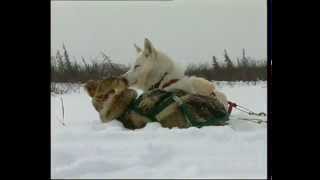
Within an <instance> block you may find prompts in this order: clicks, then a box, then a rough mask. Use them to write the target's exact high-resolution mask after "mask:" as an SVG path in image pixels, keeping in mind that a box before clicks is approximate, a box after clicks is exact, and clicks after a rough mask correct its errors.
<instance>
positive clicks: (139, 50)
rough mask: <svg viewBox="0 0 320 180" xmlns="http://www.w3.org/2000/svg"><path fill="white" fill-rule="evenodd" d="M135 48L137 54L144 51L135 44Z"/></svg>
mask: <svg viewBox="0 0 320 180" xmlns="http://www.w3.org/2000/svg"><path fill="white" fill-rule="evenodd" d="M134 47H135V48H136V51H137V53H139V52H141V51H142V50H141V48H140V47H139V46H138V45H136V44H134Z"/></svg>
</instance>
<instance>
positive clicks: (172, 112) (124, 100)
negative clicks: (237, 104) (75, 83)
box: [84, 77, 227, 129]
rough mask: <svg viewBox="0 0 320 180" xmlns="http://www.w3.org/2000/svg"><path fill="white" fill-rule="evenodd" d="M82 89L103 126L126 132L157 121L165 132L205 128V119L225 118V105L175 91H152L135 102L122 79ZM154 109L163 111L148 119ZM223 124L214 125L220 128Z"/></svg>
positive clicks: (181, 91)
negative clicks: (117, 124)
mask: <svg viewBox="0 0 320 180" xmlns="http://www.w3.org/2000/svg"><path fill="white" fill-rule="evenodd" d="M84 87H85V89H86V90H87V92H88V94H89V96H90V97H91V98H92V104H93V106H94V107H95V109H96V110H97V111H98V113H99V115H100V119H101V121H102V122H109V121H112V120H115V119H117V120H119V121H121V122H122V123H123V125H124V126H125V127H126V128H128V129H138V128H143V127H144V126H145V125H146V123H148V122H150V121H151V122H152V121H157V122H159V123H160V124H161V125H162V126H163V127H167V128H173V127H179V128H188V127H190V126H193V125H194V123H196V124H198V125H199V124H200V125H201V123H204V125H207V124H208V122H207V121H208V119H210V118H212V117H224V116H225V115H226V114H227V112H226V110H225V108H224V105H223V104H222V103H220V101H218V99H217V98H216V97H208V96H202V95H198V94H190V93H187V92H185V91H183V90H178V89H175V90H171V91H169V92H168V91H164V90H160V89H155V90H152V91H149V92H146V93H144V94H142V95H141V96H140V97H139V98H138V99H136V98H137V92H136V91H135V90H133V89H129V88H128V82H127V80H126V79H124V78H121V77H111V78H108V79H103V80H97V81H93V80H90V81H88V82H87V83H86V84H85V86H84ZM168 94H169V95H172V94H174V97H175V98H174V99H175V100H172V99H169V98H171V97H172V96H168ZM164 99H165V100H164ZM170 100H171V102H170V103H168V104H167V105H165V106H163V105H161V104H164V103H163V101H170ZM182 103H183V104H184V105H185V106H186V107H187V108H188V109H189V110H188V111H189V112H190V113H191V114H192V115H193V117H194V119H195V121H194V122H193V123H191V122H190V120H189V118H188V117H186V114H185V113H184V112H183V111H182V110H181V104H182ZM133 104H134V105H133ZM133 107H134V108H133ZM157 107H163V109H160V111H159V112H157V113H156V114H153V116H152V117H150V116H148V114H150V112H151V111H153V110H155V109H156V108H157ZM137 109H138V110H137ZM156 110H157V109H156ZM224 122H225V119H224V120H223V123H224ZM223 123H222V124H219V123H218V124H216V125H223ZM209 124H210V123H209ZM211 125H212V124H211Z"/></svg>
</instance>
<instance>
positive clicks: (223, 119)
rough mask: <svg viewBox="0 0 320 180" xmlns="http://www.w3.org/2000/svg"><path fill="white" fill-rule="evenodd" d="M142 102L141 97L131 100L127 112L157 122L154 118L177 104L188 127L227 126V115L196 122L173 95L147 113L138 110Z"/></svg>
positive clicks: (164, 98)
mask: <svg viewBox="0 0 320 180" xmlns="http://www.w3.org/2000/svg"><path fill="white" fill-rule="evenodd" d="M141 101H142V95H141V96H139V97H138V99H136V100H133V102H132V103H131V104H130V106H129V109H128V111H130V110H132V111H134V112H136V113H138V114H140V115H142V116H146V117H148V118H149V120H150V121H149V122H159V120H158V119H157V118H156V116H157V114H159V113H160V112H161V111H162V110H164V109H165V108H166V107H168V106H169V105H170V104H171V103H173V102H177V104H178V105H179V107H180V110H181V112H182V113H183V114H184V117H185V120H186V121H187V123H188V124H189V125H190V126H193V127H198V128H201V127H202V126H211V125H214V126H219V125H227V124H228V123H227V121H228V120H229V115H230V114H229V113H227V114H223V115H221V116H218V117H212V118H209V119H205V120H201V121H199V120H198V121H197V120H196V119H195V117H194V116H193V114H192V113H191V111H190V110H189V108H188V106H187V105H186V104H185V103H184V102H183V101H182V100H181V99H180V98H179V97H178V96H177V95H176V94H175V93H174V92H167V93H166V94H165V95H164V96H163V97H162V98H161V100H160V101H159V102H158V103H157V104H155V106H154V107H153V108H152V109H151V110H149V111H148V112H147V113H145V112H142V111H141V109H140V108H139V104H140V102H141Z"/></svg>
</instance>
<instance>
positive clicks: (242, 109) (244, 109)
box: [228, 101, 267, 124]
mask: <svg viewBox="0 0 320 180" xmlns="http://www.w3.org/2000/svg"><path fill="white" fill-rule="evenodd" d="M228 103H229V113H231V111H232V108H236V109H237V110H239V111H241V112H244V113H247V114H249V115H255V116H267V114H266V113H264V112H260V113H255V112H253V111H252V110H250V109H248V108H246V107H243V106H240V105H238V104H236V103H233V102H230V101H229V102H228ZM239 120H246V121H252V122H255V123H258V124H260V123H262V122H264V123H267V121H264V120H262V119H249V118H240V119H239Z"/></svg>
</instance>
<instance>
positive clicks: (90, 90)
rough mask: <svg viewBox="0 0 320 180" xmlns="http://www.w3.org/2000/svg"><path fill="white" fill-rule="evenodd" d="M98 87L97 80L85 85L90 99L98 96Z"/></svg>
mask: <svg viewBox="0 0 320 180" xmlns="http://www.w3.org/2000/svg"><path fill="white" fill-rule="evenodd" d="M98 85H99V82H98V81H95V80H89V81H87V82H86V83H85V85H84V88H85V90H86V91H87V93H88V94H89V96H90V97H93V96H94V95H95V94H96V90H97V88H98Z"/></svg>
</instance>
